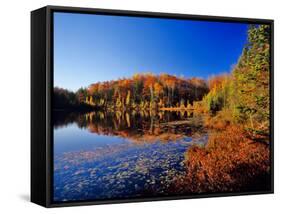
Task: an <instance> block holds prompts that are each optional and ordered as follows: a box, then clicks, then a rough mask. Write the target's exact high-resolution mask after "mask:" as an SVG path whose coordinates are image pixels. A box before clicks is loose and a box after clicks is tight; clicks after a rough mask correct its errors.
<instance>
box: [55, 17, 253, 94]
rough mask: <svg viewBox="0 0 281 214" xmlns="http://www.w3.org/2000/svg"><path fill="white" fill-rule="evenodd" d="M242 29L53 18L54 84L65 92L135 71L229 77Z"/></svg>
mask: <svg viewBox="0 0 281 214" xmlns="http://www.w3.org/2000/svg"><path fill="white" fill-rule="evenodd" d="M247 28H248V26H247V24H243V23H223V22H207V21H191V20H190V21H189V20H175V19H163V18H162V19H160V18H141V17H124V16H105V15H92V14H91V15H90V14H77V13H76V14H74V13H60V12H55V14H54V85H55V86H58V87H62V88H67V89H70V90H74V91H75V90H77V89H78V88H80V87H87V86H89V85H90V84H91V83H95V82H98V81H106V80H113V79H119V78H122V77H130V76H132V75H133V74H134V73H136V72H152V73H155V74H160V73H169V74H173V75H176V76H184V77H187V78H189V77H194V76H197V77H201V78H208V77H209V76H211V75H215V74H219V73H223V72H229V71H230V70H231V67H232V65H234V64H235V63H236V62H237V60H238V58H239V56H240V54H241V52H242V48H243V45H244V44H245V42H246V39H247Z"/></svg>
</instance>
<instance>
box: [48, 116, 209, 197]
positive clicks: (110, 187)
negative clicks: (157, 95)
mask: <svg viewBox="0 0 281 214" xmlns="http://www.w3.org/2000/svg"><path fill="white" fill-rule="evenodd" d="M202 120H203V117H202V115H197V114H195V113H193V112H187V111H182V112H180V111H176V112H168V111H160V112H149V111H148V112H146V111H140V112H135V111H130V112H126V111H123V112H119V111H112V112H101V111H96V112H88V113H75V112H64V111H59V112H58V111H54V112H53V122H54V177H53V181H54V182H53V192H54V195H53V200H54V201H55V202H60V201H84V200H105V199H126V198H139V197H142V198H143V197H154V196H165V195H167V194H169V188H170V186H171V185H172V184H173V180H174V178H175V177H176V176H178V175H181V174H182V173H184V172H185V169H186V167H185V164H184V154H185V152H186V151H187V150H188V148H189V147H190V146H191V145H192V144H205V143H206V142H207V140H208V135H207V133H206V132H205V131H204V129H203V127H202Z"/></svg>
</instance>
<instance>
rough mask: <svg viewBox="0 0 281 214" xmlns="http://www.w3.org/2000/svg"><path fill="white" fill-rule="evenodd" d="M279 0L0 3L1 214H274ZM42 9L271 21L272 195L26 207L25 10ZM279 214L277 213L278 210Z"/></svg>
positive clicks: (280, 135) (280, 198)
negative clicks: (272, 53)
mask: <svg viewBox="0 0 281 214" xmlns="http://www.w3.org/2000/svg"><path fill="white" fill-rule="evenodd" d="M279 3H280V1H278V0H266V1H264V0H247V1H245V0H232V1H226V0H169V1H165V0H139V1H137V0H135V1H132V0H118V1H117V0H83V1H79V0H76V1H75V0H60V1H55V0H45V1H44V0H25V1H20V0H18V1H15V0H6V1H4V0H3V1H1V12H0V16H1V18H0V54H1V58H0V59H1V60H0V102H1V104H0V110H1V111H0V126H1V127H0V130H1V131H0V213H22V212H26V213H30V214H32V213H38V212H41V213H68V214H70V213H77V212H79V213H83V214H87V213H123V214H126V213H134V214H138V213H141V214H143V213H177V212H178V213H182V212H185V213H187V212H188V213H229V214H231V213H235V214H237V213H255V214H258V213H276V210H277V209H278V208H281V206H280V203H281V195H280V194H281V193H280V190H281V189H280V188H281V187H280V180H281V177H280V160H281V158H280V156H281V150H280V140H281V131H280V128H281V127H280V124H278V120H280V119H281V115H280V111H278V110H279V109H280V108H281V101H280V99H278V97H279V96H280V93H281V75H280V68H281V67H280V66H281V65H280V61H279V60H280V56H281V47H280V42H281V39H280V38H281V15H280V14H281V13H280V8H281V5H279ZM45 5H64V6H79V7H97V8H109V9H126V10H143V11H156V12H173V13H187V14H201V15H219V16H236V17H249V18H268V19H274V20H275V109H276V111H275V194H274V195H259V196H239V197H226V198H209V199H200V200H198V199H192V200H178V201H162V202H146V203H129V204H117V205H99V206H86V207H70V208H55V209H44V208H42V207H40V206H37V205H35V204H32V203H30V202H29V188H30V185H29V182H30V181H29V180H30V176H29V174H30V169H29V165H30V162H29V161H30V158H29V157H30V128H29V127H30V11H31V10H34V9H37V8H39V7H42V6H45ZM279 212H280V211H279Z"/></svg>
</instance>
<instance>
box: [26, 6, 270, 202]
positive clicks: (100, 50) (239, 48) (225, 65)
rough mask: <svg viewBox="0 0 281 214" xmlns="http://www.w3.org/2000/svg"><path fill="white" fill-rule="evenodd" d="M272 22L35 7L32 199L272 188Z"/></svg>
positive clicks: (125, 198) (121, 198) (165, 196)
mask: <svg viewBox="0 0 281 214" xmlns="http://www.w3.org/2000/svg"><path fill="white" fill-rule="evenodd" d="M273 47H274V44H273V20H265V19H249V18H233V17H215V16H199V15H185V14H169V13H156V12H137V11H121V10H105V9H90V8H73V7H59V6H47V7H43V8H41V9H38V10H35V11H32V12H31V201H32V202H34V203H37V204H39V205H42V206H45V207H58V206H73V205H87V204H102V203H121V202H139V201H154V200H170V199H183V198H198V197H199V198H202V197H217V196H236V195H251V194H264V193H273V189H274V188H273Z"/></svg>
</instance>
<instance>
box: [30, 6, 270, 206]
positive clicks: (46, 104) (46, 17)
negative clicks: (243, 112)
mask: <svg viewBox="0 0 281 214" xmlns="http://www.w3.org/2000/svg"><path fill="white" fill-rule="evenodd" d="M54 12H66V13H86V14H103V15H114V16H132V17H151V18H153V17H155V18H167V19H187V20H205V21H216V22H232V23H233V22H238V23H248V24H267V25H270V27H271V45H270V48H271V49H270V54H271V58H270V142H271V144H270V149H271V154H270V155H271V157H270V158H271V159H270V161H271V189H270V190H269V191H263V192H260V191H259V192H242V193H220V194H200V195H192V196H167V197H153V198H132V199H118V200H102V201H79V202H60V203H54V202H53V200H52V194H53V192H52V184H53V180H52V179H53V128H52V117H51V113H52V112H51V109H52V89H53V13H54ZM273 99H274V21H273V20H268V19H250V18H234V17H219V16H202V15H186V14H172V13H158V12H140V11H126V10H108V9H92V8H80V7H62V6H46V7H43V8H40V9H37V10H34V11H32V12H31V201H32V202H34V203H36V204H39V205H42V206H44V207H61V206H77V205H93V204H110V203H126V202H144V201H158V200H175V199H189V198H208V197H221V196H223V197H225V196H237V195H253V194H268V193H273V192H274V145H273V144H274V100H273Z"/></svg>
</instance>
